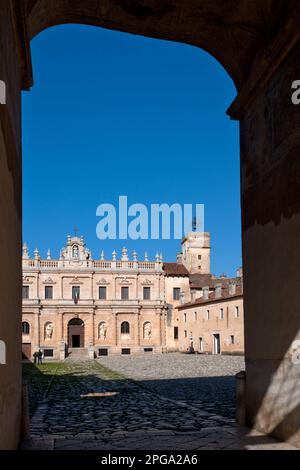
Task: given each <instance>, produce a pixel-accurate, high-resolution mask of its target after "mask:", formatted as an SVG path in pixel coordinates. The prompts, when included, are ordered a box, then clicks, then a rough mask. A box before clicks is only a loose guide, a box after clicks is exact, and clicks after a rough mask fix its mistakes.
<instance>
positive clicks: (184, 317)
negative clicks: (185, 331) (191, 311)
mask: <svg viewBox="0 0 300 470" xmlns="http://www.w3.org/2000/svg"><path fill="white" fill-rule="evenodd" d="M183 319H184V323H186V313H184V314H183Z"/></svg>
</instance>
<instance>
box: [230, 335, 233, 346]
mask: <svg viewBox="0 0 300 470" xmlns="http://www.w3.org/2000/svg"><path fill="white" fill-rule="evenodd" d="M230 343H231V344H234V336H233V335H231V336H230Z"/></svg>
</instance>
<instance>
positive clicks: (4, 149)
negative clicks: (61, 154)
mask: <svg viewBox="0 0 300 470" xmlns="http://www.w3.org/2000/svg"><path fill="white" fill-rule="evenodd" d="M0 31H1V35H0V78H1V80H3V81H5V83H6V86H7V105H0V259H1V267H0V340H2V341H4V342H5V344H6V365H0V449H13V448H15V447H16V446H17V444H18V441H19V433H20V411H21V410H20V408H21V405H20V403H21V361H20V358H21V346H20V342H21V327H20V318H21V280H22V274H21V257H20V250H21V223H22V214H21V195H22V190H21V153H20V148H21V144H20V67H19V62H18V55H17V54H18V53H17V47H16V46H17V43H16V36H15V33H14V30H13V22H12V17H11V10H10V6H9V2H1V3H0Z"/></svg>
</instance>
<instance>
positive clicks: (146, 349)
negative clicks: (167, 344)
mask: <svg viewBox="0 0 300 470" xmlns="http://www.w3.org/2000/svg"><path fill="white" fill-rule="evenodd" d="M152 352H153V348H144V353H152Z"/></svg>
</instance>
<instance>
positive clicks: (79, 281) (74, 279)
mask: <svg viewBox="0 0 300 470" xmlns="http://www.w3.org/2000/svg"><path fill="white" fill-rule="evenodd" d="M70 284H76V285H78V284H83V282H82V281H81V280H80V279H79V277H77V276H75V277H73V279H72V280H71V281H70Z"/></svg>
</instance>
